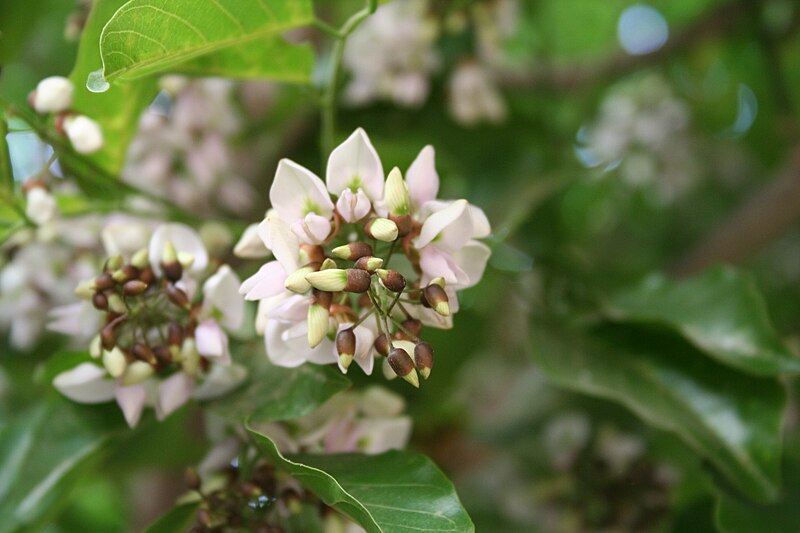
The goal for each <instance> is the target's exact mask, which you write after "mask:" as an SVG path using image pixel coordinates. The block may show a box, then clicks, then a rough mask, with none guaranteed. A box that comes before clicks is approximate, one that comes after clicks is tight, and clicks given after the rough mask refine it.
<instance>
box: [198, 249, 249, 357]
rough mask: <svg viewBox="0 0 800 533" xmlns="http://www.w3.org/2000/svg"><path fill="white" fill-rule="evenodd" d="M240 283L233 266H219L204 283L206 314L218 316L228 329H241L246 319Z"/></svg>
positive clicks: (204, 309) (204, 310)
mask: <svg viewBox="0 0 800 533" xmlns="http://www.w3.org/2000/svg"><path fill="white" fill-rule="evenodd" d="M240 285H241V281H240V280H239V276H237V275H236V273H235V272H234V271H233V270H232V269H231V267H229V266H228V265H222V266H221V267H219V269H218V270H217V272H216V273H215V274H214V275H213V276H211V277H210V278H208V279H207V280H206V282H205V283H204V284H203V313H204V315H206V316H218V317H219V318H220V323H221V324H222V326H224V327H225V328H226V329H228V330H232V331H234V330H237V329H239V328H240V327H241V326H242V321H243V319H244V300H242V298H241V296H240V295H239V286H240ZM198 349H199V346H198ZM200 353H201V354H202V353H203V352H202V351H201V352H200Z"/></svg>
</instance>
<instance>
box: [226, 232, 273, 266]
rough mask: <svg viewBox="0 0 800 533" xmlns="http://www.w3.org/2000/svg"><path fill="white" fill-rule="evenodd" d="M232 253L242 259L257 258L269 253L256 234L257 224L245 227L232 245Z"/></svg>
mask: <svg viewBox="0 0 800 533" xmlns="http://www.w3.org/2000/svg"><path fill="white" fill-rule="evenodd" d="M233 254H234V255H235V256H236V257H241V258H242V259H258V258H261V257H267V256H268V255H269V249H268V248H267V247H266V246H265V245H264V241H262V240H261V237H259V235H258V224H250V225H249V226H247V228H245V230H244V233H242V236H241V237H240V238H239V242H237V243H236V246H234V247H233Z"/></svg>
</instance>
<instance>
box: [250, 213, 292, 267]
mask: <svg viewBox="0 0 800 533" xmlns="http://www.w3.org/2000/svg"><path fill="white" fill-rule="evenodd" d="M258 231H259V235H260V236H261V238H262V239H263V240H264V243H265V244H266V245H267V246H268V247H269V249H270V250H272V254H273V255H274V256H275V259H277V260H278V261H279V262H280V264H281V265H283V269H284V270H285V271H286V273H287V275H288V274H291V273H292V272H294V271H295V270H297V268H298V267H299V266H300V265H299V264H298V258H299V256H300V241H298V240H297V235H295V234H294V233H292V230H291V229H290V228H289V224H287V223H286V221H285V220H284V219H282V218H281V217H280V216H278V214H277V213H274V212H271V213H268V214H267V218H265V219H264V221H263V222H262V223H261V224H260V225H259V227H258Z"/></svg>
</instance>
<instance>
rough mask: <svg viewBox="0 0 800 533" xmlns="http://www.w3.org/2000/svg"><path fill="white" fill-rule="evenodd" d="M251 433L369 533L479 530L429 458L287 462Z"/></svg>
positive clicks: (393, 455) (397, 454)
mask: <svg viewBox="0 0 800 533" xmlns="http://www.w3.org/2000/svg"><path fill="white" fill-rule="evenodd" d="M248 430H249V431H250V433H251V434H252V436H253V439H254V442H255V443H256V445H257V446H258V448H259V449H260V450H261V452H262V453H264V454H265V455H267V456H268V457H270V458H271V459H272V460H273V461H274V462H275V463H276V465H277V466H278V467H279V468H282V469H284V470H285V471H287V472H288V473H289V474H291V475H292V476H293V477H295V478H297V479H298V480H299V481H300V482H301V483H303V484H304V485H305V486H306V487H307V488H309V489H310V490H312V491H313V492H314V493H315V494H316V495H317V496H319V497H320V498H322V500H323V501H324V502H325V503H326V504H328V505H330V506H332V507H334V508H336V509H338V510H339V511H340V512H342V513H343V514H345V515H347V516H349V517H350V518H351V519H353V520H355V521H356V522H357V523H359V524H360V525H361V526H362V527H363V528H364V529H366V530H367V531H368V532H369V533H388V532H391V533H404V532H407V533H410V532H418V531H436V532H442V533H443V532H453V533H456V532H457V533H465V532H469V531H474V530H475V527H474V526H473V524H472V521H471V520H470V518H469V516H468V515H467V513H466V511H465V510H464V508H463V507H462V505H461V502H460V501H459V499H458V496H457V495H456V492H455V488H454V487H453V484H452V483H451V482H450V481H449V480H448V479H447V478H446V477H445V476H444V474H442V472H441V471H440V470H439V469H438V468H437V467H436V465H434V464H433V463H432V462H431V460H430V459H428V458H427V457H425V456H424V455H420V454H416V453H410V452H401V451H390V452H387V453H384V454H381V455H361V454H341V455H298V456H289V457H284V456H283V455H281V453H280V452H279V451H278V449H277V447H276V446H275V443H274V442H272V440H270V439H269V438H268V437H266V436H264V435H262V434H260V433H258V431H257V430H255V429H253V428H252V427H248Z"/></svg>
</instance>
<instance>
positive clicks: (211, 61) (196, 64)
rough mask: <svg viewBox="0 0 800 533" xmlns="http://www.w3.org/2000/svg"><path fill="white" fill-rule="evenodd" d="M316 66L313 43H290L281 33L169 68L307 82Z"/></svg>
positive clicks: (179, 72)
mask: <svg viewBox="0 0 800 533" xmlns="http://www.w3.org/2000/svg"><path fill="white" fill-rule="evenodd" d="M313 66H314V50H313V49H312V48H311V46H310V45H308V44H298V45H295V44H289V43H287V42H286V41H285V40H283V38H282V37H271V38H265V39H260V40H259V41H257V42H252V43H247V44H244V45H239V46H232V47H230V48H224V49H222V50H219V51H217V52H213V53H211V54H206V55H203V56H200V57H197V58H195V59H190V60H189V61H187V62H185V63H181V64H179V65H177V66H176V67H175V68H174V69H170V72H175V73H178V74H187V75H194V76H222V77H229V78H243V79H246V78H256V79H270V80H275V81H283V82H288V83H308V82H310V81H311V69H312V68H313Z"/></svg>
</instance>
